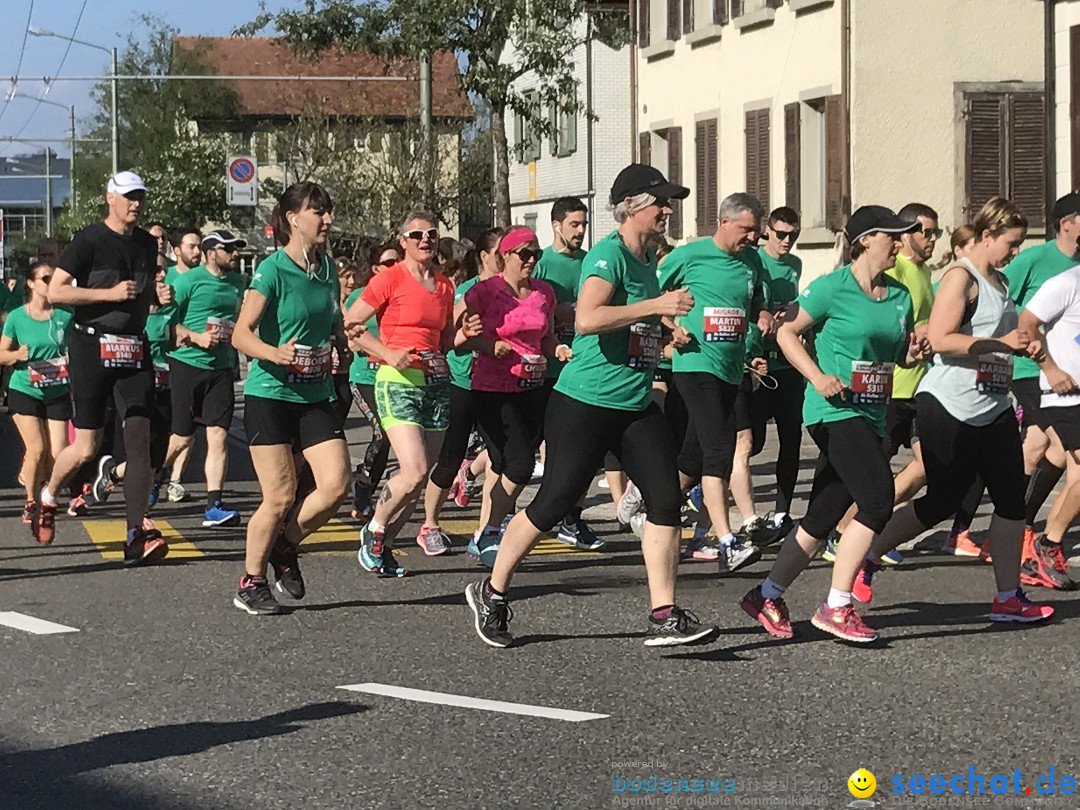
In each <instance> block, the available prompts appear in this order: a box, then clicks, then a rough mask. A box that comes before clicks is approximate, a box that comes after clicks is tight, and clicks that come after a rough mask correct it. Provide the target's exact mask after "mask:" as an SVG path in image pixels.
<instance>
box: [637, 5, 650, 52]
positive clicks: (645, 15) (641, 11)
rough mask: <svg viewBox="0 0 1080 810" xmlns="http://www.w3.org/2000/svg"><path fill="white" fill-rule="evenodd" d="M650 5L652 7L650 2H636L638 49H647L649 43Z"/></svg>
mask: <svg viewBox="0 0 1080 810" xmlns="http://www.w3.org/2000/svg"><path fill="white" fill-rule="evenodd" d="M650 5H652V3H651V2H650V0H638V20H637V25H638V47H639V48H648V47H649V42H650V37H649V33H650V31H649V26H650V25H651V21H650V19H649V6H650Z"/></svg>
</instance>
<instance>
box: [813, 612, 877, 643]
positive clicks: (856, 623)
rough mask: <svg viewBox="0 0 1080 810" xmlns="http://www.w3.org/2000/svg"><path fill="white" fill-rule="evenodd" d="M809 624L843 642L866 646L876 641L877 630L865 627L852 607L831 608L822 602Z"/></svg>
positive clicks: (864, 623)
mask: <svg viewBox="0 0 1080 810" xmlns="http://www.w3.org/2000/svg"><path fill="white" fill-rule="evenodd" d="M810 623H811V624H813V625H814V627H816V628H817V629H818V630H824V631H825V632H826V633H830V634H832V635H834V636H836V637H837V638H839V639H843V640H844V641H854V642H855V643H857V644H866V643H868V642H871V641H877V639H878V632H877V630H875V629H874V628H872V627H869V626H867V624H866V622H864V621H863V620H862V619H861V618H860V617H859V614H858V613H856V612H855V608H854V607H853V606H852V605H844V606H843V607H838V608H831V607H829V606H828V605H826V604H825V603H824V602H822V603H821V607H819V608H818V609H817V612H816V613H815V614H814V615H813V617H812V618H811V619H810Z"/></svg>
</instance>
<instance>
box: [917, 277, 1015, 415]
mask: <svg viewBox="0 0 1080 810" xmlns="http://www.w3.org/2000/svg"><path fill="white" fill-rule="evenodd" d="M959 264H960V265H962V266H963V267H964V269H965V270H967V271H968V273H970V274H971V277H972V278H974V279H975V281H976V283H977V284H978V285H979V293H978V298H976V299H975V311H974V312H973V313H972V314H971V318H970V320H967V321H965V322H964V323H962V324H960V328H959V329H957V331H958V332H959V333H960V334H962V335H971V336H972V337H986V338H997V337H1001V336H1002V335H1005V334H1008V333H1009V332H1011V331H1012V330H1013V329H1015V328H1016V324H1017V315H1016V307H1015V305H1014V304H1013V302H1012V299H1011V298H1010V297H1009V293H1008V285H1007V284H1006V283H1005V280H1004V277H1003V276H1002V286H1003V287H1004V288H1005V290H1006V291H1005V292H1001V291H1000V290H998V289H996V288H995V287H994V285H992V284H991V283H990V282H989V281H987V280H986V278H984V277H983V274H982V273H980V272H979V271H978V270H977V269H976V268H975V265H973V264H972V263H971V261H970V260H969V259H966V258H964V259H961V260H960V262H959ZM994 272H997V271H994ZM999 275H1000V274H999ZM1012 371H1013V356H1012V355H1011V354H1009V353H1006V352H1000V353H997V352H995V353H993V354H981V355H978V356H975V355H965V356H957V355H942V354H935V355H934V359H933V364H932V365H931V366H930V370H929V371H928V372H926V376H925V377H923V378H922V382H921V383H920V384H919V389H918V392H917V393H920V394H921V393H927V394H931V395H932V396H933V397H934V398H935V399H937V401H938V402H940V403H941V404H942V405H943V406H945V408H946V410H948V411H949V413H950V414H952V415H953V417H955V418H956V419H959V420H960V421H961V422H964V423H965V424H968V425H974V426H977V427H978V426H982V425H989V424H990V423H991V422H993V421H994V420H995V419H997V417H998V416H1000V415H1001V412H1002V411H1003V410H1005V409H1006V408H1008V407H1009V387H1010V385H1011V384H1012Z"/></svg>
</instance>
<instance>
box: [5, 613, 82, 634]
mask: <svg viewBox="0 0 1080 810" xmlns="http://www.w3.org/2000/svg"><path fill="white" fill-rule="evenodd" d="M0 624H2V625H4V626H5V627H13V628H14V629H16V630H24V631H26V632H27V633H33V634H34V635H35V636H51V635H53V634H54V633H78V632H79V628H78V627H68V626H67V625H65V624H56V622H47V621H45V620H44V619H35V618H34V617H33V616H27V615H26V614H25V613H16V612H15V611H13V610H4V611H0Z"/></svg>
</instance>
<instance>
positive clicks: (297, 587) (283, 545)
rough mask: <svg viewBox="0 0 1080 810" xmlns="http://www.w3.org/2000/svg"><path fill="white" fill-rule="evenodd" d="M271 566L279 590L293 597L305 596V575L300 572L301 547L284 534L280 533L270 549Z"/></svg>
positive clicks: (301, 597) (275, 584) (300, 597)
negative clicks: (287, 538)
mask: <svg viewBox="0 0 1080 810" xmlns="http://www.w3.org/2000/svg"><path fill="white" fill-rule="evenodd" d="M270 567H271V568H273V569H274V580H275V581H274V587H275V588H277V589H278V591H280V592H281V593H284V594H287V595H288V596H290V597H291V598H293V599H303V598H304V594H306V593H307V587H306V586H305V585H304V575H303V574H301V573H300V555H299V549H298V548H297V547H296V546H294V545H293V544H292V543H290V542H289V541H288V540H286V539H285V537H284V535H278V539H277V542H276V543H274V547H273V548H272V549H270ZM270 598H271V599H272V598H273V597H272V596H271V597H270Z"/></svg>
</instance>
